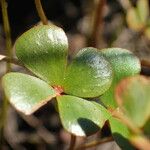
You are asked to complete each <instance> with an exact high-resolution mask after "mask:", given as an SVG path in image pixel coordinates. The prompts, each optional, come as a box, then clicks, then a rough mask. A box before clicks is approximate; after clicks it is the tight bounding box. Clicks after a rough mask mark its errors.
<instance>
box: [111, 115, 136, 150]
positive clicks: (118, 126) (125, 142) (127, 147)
mask: <svg viewBox="0 0 150 150" xmlns="http://www.w3.org/2000/svg"><path fill="white" fill-rule="evenodd" d="M109 124H110V128H111V132H112V136H113V138H114V140H115V141H116V142H117V144H118V145H119V146H120V148H121V149H122V150H134V148H133V146H132V145H131V144H130V142H129V139H130V136H131V133H130V131H129V129H128V128H127V126H126V125H124V124H123V123H122V122H121V121H120V120H119V119H117V118H113V117H111V118H110V119H109Z"/></svg>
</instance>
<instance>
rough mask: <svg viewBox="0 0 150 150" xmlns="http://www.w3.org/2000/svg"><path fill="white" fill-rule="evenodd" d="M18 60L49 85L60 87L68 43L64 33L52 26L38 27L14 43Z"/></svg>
mask: <svg viewBox="0 0 150 150" xmlns="http://www.w3.org/2000/svg"><path fill="white" fill-rule="evenodd" d="M15 47H16V55H17V57H18V59H19V60H20V61H21V62H22V63H23V64H24V65H25V66H26V67H27V68H28V69H29V70H31V71H32V72H33V73H35V74H36V75H37V76H39V77H40V78H42V79H43V80H45V81H47V82H48V83H49V84H50V85H61V82H62V81H63V80H62V79H63V77H64V72H65V67H66V63H67V50H68V41H67V37H66V35H65V33H64V31H63V30H62V29H61V28H59V27H57V26H54V25H39V26H35V27H33V28H31V29H30V30H28V31H27V32H25V33H23V34H22V35H21V36H20V37H19V38H18V39H17V41H16V44H15Z"/></svg>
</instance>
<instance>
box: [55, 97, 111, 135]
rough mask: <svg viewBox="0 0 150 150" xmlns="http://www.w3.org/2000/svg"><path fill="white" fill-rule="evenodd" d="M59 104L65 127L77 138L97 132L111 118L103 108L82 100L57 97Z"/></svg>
mask: <svg viewBox="0 0 150 150" xmlns="http://www.w3.org/2000/svg"><path fill="white" fill-rule="evenodd" d="M57 102H58V110H59V114H60V118H61V122H62V125H63V127H64V128H65V129H66V130H67V131H68V132H70V133H72V134H74V135H76V136H88V135H91V134H93V133H95V132H97V131H98V130H100V128H102V127H103V125H104V123H105V121H106V120H107V119H109V118H110V114H109V112H108V111H107V110H106V109H105V108H104V107H103V106H101V105H100V104H98V103H94V102H90V101H87V100H84V99H82V98H78V97H75V96H70V95H64V96H57Z"/></svg>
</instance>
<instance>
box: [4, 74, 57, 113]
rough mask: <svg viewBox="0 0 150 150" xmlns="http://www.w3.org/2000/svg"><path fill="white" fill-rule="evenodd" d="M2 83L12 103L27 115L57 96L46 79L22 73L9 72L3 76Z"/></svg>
mask: <svg viewBox="0 0 150 150" xmlns="http://www.w3.org/2000/svg"><path fill="white" fill-rule="evenodd" d="M2 84H3V87H4V91H5V94H6V96H7V98H8V100H9V101H10V103H11V104H12V105H13V106H14V107H15V108H16V109H17V110H18V111H21V112H23V113H24V114H26V115H30V114H32V113H33V112H34V111H36V110H37V109H38V108H40V107H41V106H43V105H44V104H45V103H47V102H48V101H49V100H50V99H52V98H53V97H55V96H56V93H55V91H54V90H53V88H52V87H50V86H49V85H48V84H47V83H45V82H44V81H42V80H40V79H38V78H36V77H33V76H30V75H25V74H22V73H8V74H6V75H4V76H3V78H2Z"/></svg>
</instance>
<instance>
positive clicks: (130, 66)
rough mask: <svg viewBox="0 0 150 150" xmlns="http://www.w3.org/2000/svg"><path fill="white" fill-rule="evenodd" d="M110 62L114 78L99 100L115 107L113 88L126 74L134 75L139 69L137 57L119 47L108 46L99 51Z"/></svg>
mask: <svg viewBox="0 0 150 150" xmlns="http://www.w3.org/2000/svg"><path fill="white" fill-rule="evenodd" d="M101 52H102V53H103V55H104V56H105V57H106V58H107V59H108V61H109V62H110V63H111V65H112V68H113V71H114V78H113V82H112V85H111V87H110V88H109V90H107V91H106V92H105V93H104V94H103V95H102V96H101V98H100V99H101V101H102V102H103V103H104V104H105V105H106V106H107V107H111V108H116V106H117V105H116V101H115V97H114V92H115V91H114V90H115V87H116V85H117V84H118V83H119V81H120V80H121V79H123V78H125V77H128V76H134V75H136V74H138V73H139V72H140V70H141V65H140V61H139V59H138V58H137V57H136V56H135V55H134V54H133V53H132V52H130V51H128V50H126V49H121V48H108V49H104V50H102V51H101Z"/></svg>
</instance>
